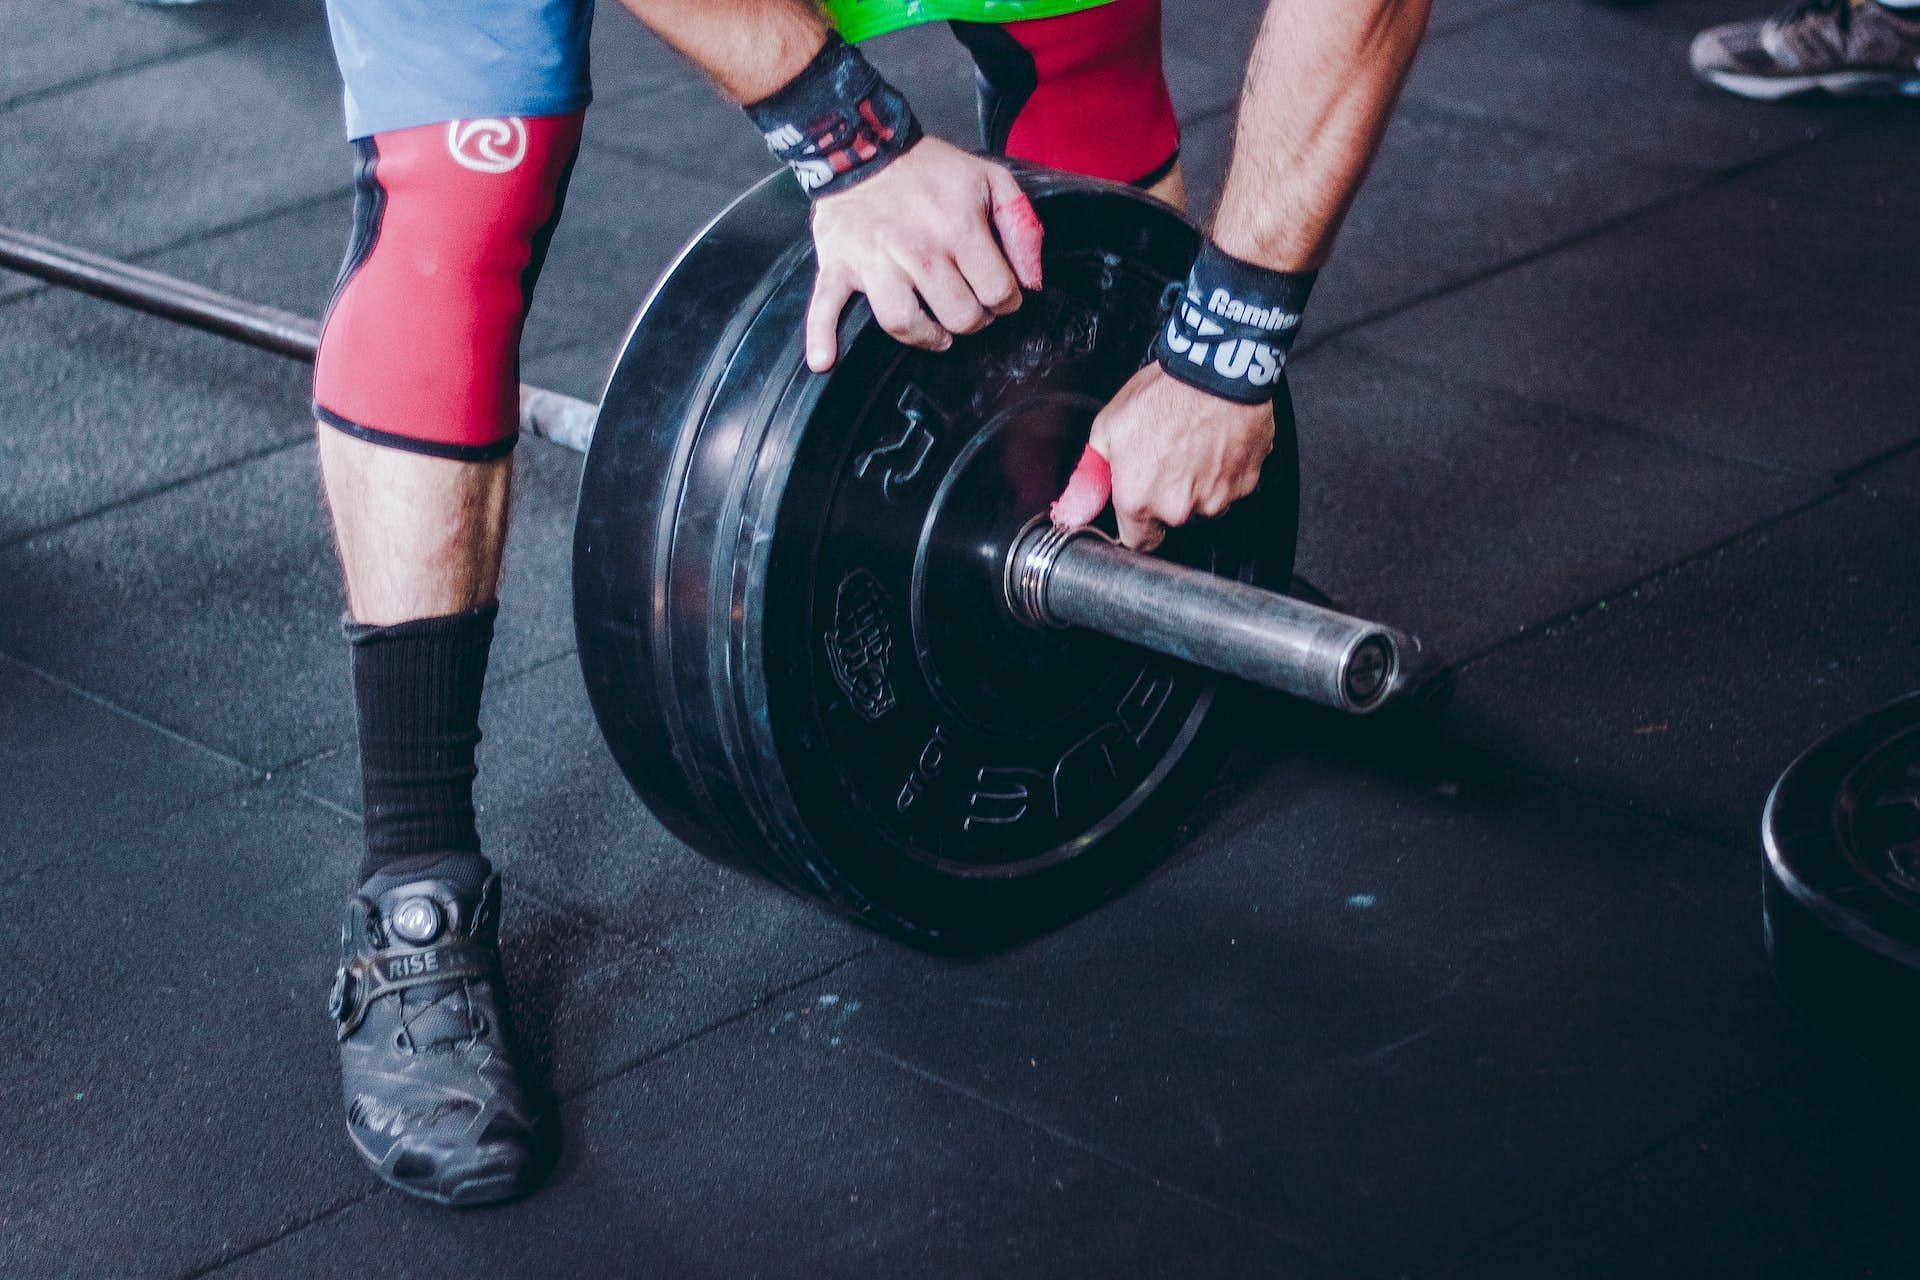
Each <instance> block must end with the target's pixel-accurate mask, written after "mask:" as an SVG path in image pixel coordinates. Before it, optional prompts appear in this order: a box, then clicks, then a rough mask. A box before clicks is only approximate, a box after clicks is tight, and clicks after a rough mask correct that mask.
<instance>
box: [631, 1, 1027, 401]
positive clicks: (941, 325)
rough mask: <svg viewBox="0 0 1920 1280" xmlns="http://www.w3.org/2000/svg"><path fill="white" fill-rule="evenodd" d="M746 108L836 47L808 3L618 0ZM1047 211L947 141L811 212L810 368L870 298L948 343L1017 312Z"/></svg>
mask: <svg viewBox="0 0 1920 1280" xmlns="http://www.w3.org/2000/svg"><path fill="white" fill-rule="evenodd" d="M621 2H622V3H623V4H625V5H626V7H627V8H628V9H630V10H632V11H633V14H634V16H636V17H638V18H639V19H640V21H641V22H643V23H645V24H646V25H647V26H649V27H651V28H652V29H653V31H654V33H655V34H657V35H658V36H660V38H661V39H663V40H665V41H666V42H667V43H668V44H670V45H672V46H673V47H674V48H675V49H677V50H679V51H680V53H681V54H682V55H683V56H684V57H686V58H687V59H688V60H689V61H691V62H692V63H693V64H694V65H695V66H697V67H699V68H700V70H702V71H704V72H705V73H706V74H707V76H708V77H709V78H711V79H712V80H713V82H714V83H715V84H716V85H718V86H719V87H720V90H721V92H722V93H725V94H726V95H727V96H728V97H730V98H732V99H733V100H734V101H735V102H736V103H738V104H740V105H742V106H749V105H751V104H754V103H760V102H763V101H764V100H766V99H767V98H769V97H771V96H772V95H774V94H776V93H778V92H779V91H780V90H782V89H783V88H785V87H786V86H787V85H788V83H789V82H790V81H792V80H793V79H794V78H795V77H796V76H799V75H800V74H801V73H802V72H803V71H805V70H807V68H808V64H809V63H811V62H812V61H813V59H814V56H815V55H816V54H819V53H820V52H821V51H822V48H823V47H824V46H825V44H826V41H827V22H826V19H825V18H824V17H822V16H821V13H820V11H819V9H818V8H816V7H815V6H814V5H813V4H812V3H811V2H810V0H621ZM1040 241H1041V229H1040V222H1039V219H1038V218H1036V217H1034V214H1033V209H1032V207H1031V206H1030V205H1029V204H1028V203H1027V199H1026V197H1025V196H1024V195H1022V194H1021V192H1020V187H1019V184H1017V183H1016V182H1015V181H1014V180H1013V175H1012V174H1010V173H1009V172H1007V170H1006V169H1005V168H1004V167H1002V166H1000V165H997V164H993V163H991V162H989V161H986V160H982V159H979V158H977V157H974V156H970V155H967V154H966V153H965V152H963V151H960V150H958V149H956V148H954V147H952V146H950V145H948V144H947V143H945V142H942V141H940V140H939V139H938V138H922V139H921V140H920V141H918V142H916V143H914V144H912V146H911V147H910V149H909V150H907V151H906V152H905V153H904V154H901V155H899V156H898V157H897V158H896V159H894V160H893V162H892V163H891V164H889V165H888V166H887V167H886V169H884V170H882V171H881V172H879V173H877V174H876V175H874V176H873V177H872V178H871V179H869V180H867V181H865V182H862V183H860V184H859V185H857V186H852V187H849V188H848V189H846V190H844V191H841V192H838V193H835V194H831V195H825V196H822V197H821V198H820V200H819V202H818V203H817V204H815V206H814V210H813V242H814V250H815V254H816V256H817V258H818V259H819V264H820V269H819V273H818V275H817V276H816V277H815V280H814V292H813V304H812V306H811V307H810V308H809V310H808V314H807V362H808V364H810V365H811V366H812V367H813V368H814V369H815V370H817V371H819V372H823V373H824V372H825V371H826V370H828V369H830V368H831V367H832V366H833V364H834V361H835V360H837V359H838V358H839V352H838V349H837V348H838V341H839V339H838V332H837V331H838V327H839V322H840V317H841V314H842V312H843V311H844V310H845V308H846V305H847V304H848V303H849V302H850V301H852V299H853V297H854V296H855V295H856V294H865V295H866V297H867V301H868V303H869V304H870V305H871V307H872V309H873V315H874V319H875V320H877V321H878V322H879V323H880V326H881V328H883V329H885V330H886V331H887V332H888V333H890V334H892V335H893V336H894V337H895V338H898V339H899V340H900V341H902V342H907V343H911V344H913V345H914V346H917V347H925V348H927V349H929V350H934V351H940V350H944V349H946V348H947V347H949V346H951V345H953V335H954V334H959V333H973V332H975V331H977V330H979V329H980V328H982V327H983V326H985V325H986V324H987V323H988V322H989V321H990V320H992V319H993V317H995V316H997V315H1006V314H1007V313H1009V312H1011V311H1015V310H1018V309H1019V307H1020V301H1021V294H1020V290H1021V287H1022V286H1025V287H1027V288H1033V289H1037V288H1039V287H1040Z"/></svg>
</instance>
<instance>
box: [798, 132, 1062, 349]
mask: <svg viewBox="0 0 1920 1280" xmlns="http://www.w3.org/2000/svg"><path fill="white" fill-rule="evenodd" d="M996 233H997V235H998V238H997V239H996V238H995V237H996ZM813 244H814V249H815V252H816V253H817V254H818V256H819V259H820V275H819V278H818V279H817V280H816V281H815V282H814V286H813V305H812V306H811V307H810V308H809V309H808V312H807V364H808V365H809V366H810V367H811V368H812V369H813V370H814V372H816V373H825V372H826V371H827V370H828V369H831V368H832V367H833V362H834V361H835V360H836V359H837V358H838V357H839V352H838V350H837V349H836V335H837V330H838V328H839V325H840V313H841V311H842V310H844V309H845V308H846V305H847V303H848V302H849V301H850V300H851V299H852V298H853V295H854V294H856V293H864V294H866V295H867V301H868V303H869V304H870V305H871V306H872V307H873V315H874V319H876V320H878V321H879V322H880V327H881V328H883V329H885V330H886V331H887V332H888V333H890V334H892V335H893V336H894V337H896V338H898V339H899V340H900V341H902V342H905V343H908V344H910V345H912V346H916V347H924V348H925V349H927V350H929V351H944V350H946V349H947V348H948V347H950V346H952V345H953V335H954V334H956V333H974V332H976V331H978V330H980V329H982V328H984V327H986V324H987V322H988V321H990V320H991V319H993V317H994V316H1003V315H1007V314H1009V313H1010V312H1013V311H1017V310H1019V309H1020V290H1021V289H1023V288H1026V289H1038V288H1039V287H1040V219H1039V217H1038V216H1037V215H1035V213H1034V211H1033V206H1032V205H1031V204H1029V203H1028V202H1027V197H1026V195H1025V194H1024V193H1022V192H1021V190H1020V186H1019V184H1018V183H1016V182H1015V181H1014V180H1013V175H1012V174H1011V173H1009V172H1007V170H1006V169H1005V168H1004V167H1003V166H1001V165H998V164H995V163H993V162H992V161H990V160H982V159H980V158H979V157H977V156H972V155H968V154H967V153H966V152H964V151H962V150H960V149H959V148H957V147H954V146H951V145H949V144H948V143H945V142H942V141H940V140H939V139H938V138H924V139H922V140H921V141H920V142H919V143H917V144H916V145H915V146H914V147H913V149H912V150H910V151H908V152H907V153H906V154H905V155H903V156H901V157H900V158H899V159H897V160H895V161H894V162H893V163H891V164H889V165H888V166H887V167H886V168H885V169H883V170H881V171H880V172H879V173H877V174H875V175H874V176H873V177H871V178H869V179H867V180H866V181H865V182H862V183H860V184H859V185H857V186H854V187H851V188H849V189H848V190H846V191H843V192H840V193H839V194H838V195H830V196H824V197H822V198H821V199H820V201H819V202H818V203H817V204H815V205H814V209H813ZM922 303H924V304H925V306H924V308H923V307H922ZM929 313H931V314H929Z"/></svg>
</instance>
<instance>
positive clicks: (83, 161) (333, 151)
mask: <svg viewBox="0 0 1920 1280" xmlns="http://www.w3.org/2000/svg"><path fill="white" fill-rule="evenodd" d="M240 27H241V29H240V31H239V34H238V36H237V38H235V39H234V40H233V41H231V42H230V43H227V44H223V45H221V46H219V47H217V48H213V49H209V50H206V51H204V52H200V53H195V54H191V55H188V56H185V57H181V58H177V59H173V60H170V61H166V62H162V63H159V64H157V65H154V66H150V67H147V68H144V69H142V70H139V71H135V72H131V73H129V74H126V75H121V76H113V77H110V78H107V79H103V80H97V81H94V82H92V83H90V84H87V85H84V86H81V87H79V88H76V89H75V90H73V91H72V92H71V93H62V94H58V95H53V96H49V97H44V98H39V99H36V100H33V101H30V102H27V103H24V104H23V105H21V106H18V107H16V108H14V109H13V110H11V111H9V112H7V116H6V120H7V127H6V129H5V131H4V132H3V133H0V162H4V163H5V165H6V167H7V171H8V174H9V180H8V181H7V182H6V183H5V184H4V185H0V221H3V222H5V223H7V224H10V225H13V226H17V227H20V228H23V229H25V230H28V231H32V232H35V233H38V234H40V235H45V236H51V237H52V238H54V239H56V240H65V241H69V242H71V243H75V244H78V245H81V246H82V247H84V248H88V249H92V250H95V251H97V252H102V253H109V254H113V255H115V256H125V255H127V254H130V253H135V252H138V251H140V250H143V249H152V248H155V247H157V246H160V245H164V244H171V243H174V242H176V241H179V240H182V239H185V238H187V237H189V236H192V235H194V234H197V233H200V232H205V231H208V230H211V229H214V228H218V227H221V226H228V225H232V224H234V223H237V222H240V221H242V220H245V219H247V218H250V217H254V216H257V215H259V214H261V213H264V212H267V211H269V210H272V209H276V208H280V207H284V206H285V205H287V204H289V203H291V202H293V201H295V200H298V199H300V198H302V197H306V196H313V195H317V194H319V193H321V192H324V191H329V190H335V189H338V188H340V187H342V186H343V185H345V182H344V179H343V176H342V175H343V174H347V173H349V171H348V170H347V168H346V167H345V163H344V161H343V160H342V141H341V139H342V135H343V126H342V117H341V108H340V89H339V78H338V75H337V73H336V72H335V69H334V64H333V57H332V54H331V52H330V51H329V46H328V44H327V38H326V28H325V23H324V20H323V16H322V14H321V10H320V7H319V6H317V5H309V4H301V5H298V6H295V5H292V4H277V5H273V6H260V7H258V8H257V9H253V10H249V11H248V19H247V21H246V22H244V23H242V24H240ZM49 156H58V157H60V163H58V164H48V163H47V161H46V158H47V157H49Z"/></svg>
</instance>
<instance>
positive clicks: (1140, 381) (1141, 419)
mask: <svg viewBox="0 0 1920 1280" xmlns="http://www.w3.org/2000/svg"><path fill="white" fill-rule="evenodd" d="M1087 448H1088V452H1089V453H1090V454H1091V455H1094V456H1092V457H1088V458H1086V459H1083V460H1082V462H1081V464H1080V466H1079V467H1078V468H1077V469H1076V470H1075V471H1074V474H1073V478H1072V480H1070V481H1069V482H1068V484H1067V489H1066V492H1065V493H1063V494H1062V495H1061V498H1060V501H1059V502H1057V503H1055V504H1054V509H1053V518H1054V521H1055V522H1056V523H1058V524H1062V525H1070V526H1071V525H1083V524H1091V523H1092V522H1093V519H1094V517H1095V516H1098V515H1099V514H1100V512H1101V510H1102V509H1104V508H1105V506H1106V505H1107V498H1108V496H1109V495H1108V489H1109V483H1108V482H1106V478H1105V477H1104V476H1103V475H1102V472H1103V471H1105V470H1106V469H1107V468H1108V467H1110V468H1111V472H1112V474H1111V480H1110V485H1111V496H1112V498H1113V513H1114V516H1115V518H1116V519H1117V520H1118V522H1119V532H1120V541H1121V542H1123V543H1125V544H1126V545H1127V546H1129V547H1132V548H1133V549H1134V550H1136V551H1151V550H1153V549H1154V548H1155V547H1157V546H1159V545H1160V540H1161V539H1162V538H1164V537H1166V534H1167V530H1168V529H1170V528H1172V527H1174V526H1176V525H1182V524H1185V523H1186V522H1187V521H1188V520H1191V519H1192V518H1193V517H1194V516H1196V515H1199V516H1209V517H1211V516H1218V515H1221V514H1224V513H1225V511H1226V510H1227V508H1228V507H1230V506H1232V505H1233V504H1234V503H1236V502H1238V501H1239V500H1240V499H1242V498H1244V497H1246V496H1247V495H1248V494H1250V493H1252V492H1253V491H1254V488H1255V487H1256V486H1257V485H1259V483H1260V467H1261V465H1262V464H1263V463H1265V462H1266V460H1267V455H1268V454H1269V453H1271V452H1273V406H1272V405H1271V404H1235V403H1234V402H1233V401H1231V400H1224V399H1222V398H1220V397H1219V396H1216V395H1211V394H1209V393H1208V392H1205V391H1201V390H1198V389H1197V388H1194V387H1190V386H1188V385H1187V384H1186V383H1184V382H1180V381H1178V380H1177V379H1174V378H1171V377H1168V376H1167V374H1166V372H1165V371H1164V370H1162V369H1161V368H1160V366H1159V365H1157V364H1150V365H1148V366H1147V367H1146V368H1144V369H1142V370H1141V371H1140V372H1138V373H1136V374H1134V375H1133V379H1132V380H1131V381H1130V382H1128V383H1127V385H1126V386H1124V387H1122V388H1121V389H1120V394H1119V395H1117V396H1115V397H1114V398H1113V402H1112V403H1111V404H1109V405H1107V407H1106V408H1105V409H1102V410H1101V411H1100V416H1099V417H1097V418H1095V419H1094V420H1093V434H1092V436H1091V437H1090V439H1089V440H1088V442H1087ZM1102 460H1104V463H1103V461H1102Z"/></svg>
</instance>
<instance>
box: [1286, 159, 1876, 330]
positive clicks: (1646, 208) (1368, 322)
mask: <svg viewBox="0 0 1920 1280" xmlns="http://www.w3.org/2000/svg"><path fill="white" fill-rule="evenodd" d="M1856 127H1864V125H1854V124H1845V125H1840V126H1836V127H1835V128H1834V129H1833V130H1830V131H1828V132H1826V133H1822V134H1819V135H1817V136H1816V137H1814V138H1809V139H1804V140H1802V141H1800V142H1797V143H1794V144H1792V145H1790V146H1786V147H1782V148H1780V149H1779V150H1777V151H1772V152H1769V153H1767V154H1766V155H1764V156H1759V157H1755V158H1753V159H1750V160H1747V161H1743V162H1741V163H1740V164H1736V165H1730V166H1727V167H1725V168H1721V169H1714V170H1703V171H1701V174H1700V180H1699V181H1698V182H1695V183H1693V184H1691V185H1687V186H1683V187H1679V188H1676V189H1675V190H1673V191H1670V192H1667V193H1665V194H1663V195H1659V196H1654V197H1652V198H1651V199H1649V200H1647V201H1645V202H1643V203H1641V204H1637V205H1634V206H1633V207H1632V208H1629V209H1623V210H1621V211H1620V212H1619V213H1616V214H1613V215H1611V216H1609V217H1606V218H1602V219H1601V220H1600V221H1598V222H1596V223H1593V224H1591V225H1589V226H1586V227H1583V228H1581V229H1580V230H1578V231H1573V232H1570V233H1568V234H1567V235H1565V236H1561V237H1559V238H1558V239H1554V240H1550V241H1548V242H1546V243H1545V244H1541V245H1537V246H1535V247H1534V248H1532V249H1528V250H1524V251H1523V252H1520V253H1517V254H1514V255H1512V256H1510V257H1507V258H1503V259H1501V260H1500V261H1498V262H1494V263H1490V264H1489V265H1487V266H1486V267H1483V268H1481V269H1480V270H1477V271H1474V272H1472V273H1470V274H1469V275H1466V276H1463V277H1462V278H1460V279H1458V280H1453V281H1448V282H1446V283H1443V284H1439V285H1435V286H1434V287H1432V288H1430V289H1425V290H1422V291H1421V292H1419V293H1417V294H1415V295H1414V296H1412V297H1410V298H1407V299H1405V300H1403V301H1400V302H1395V303H1392V304H1390V305H1388V306H1385V307H1382V308H1380V309H1379V310H1377V311H1372V312H1368V313H1366V314H1364V315H1360V316H1355V317H1354V318H1353V319H1351V320H1344V321H1342V322H1341V323H1339V324H1337V325H1334V326H1333V327H1332V328H1330V329H1325V330H1322V331H1320V332H1319V333H1316V334H1314V336H1313V338H1312V339H1311V340H1310V341H1307V340H1303V341H1302V343H1301V345H1300V351H1301V353H1302V354H1304V353H1306V352H1308V351H1311V350H1314V349H1316V348H1318V347H1322V346H1325V345H1327V344H1328V343H1331V342H1333V341H1334V340H1336V339H1338V338H1343V337H1346V336H1347V335H1349V334H1353V333H1357V332H1358V331H1360V330H1362V329H1365V328H1368V327H1370V326H1372V325H1377V324H1381V323H1384V322H1385V321H1387V320H1391V319H1394V318H1395V317H1397V316H1399V315H1401V314H1402V313H1404V312H1407V311H1411V310H1413V309H1415V308H1417V307H1422V306H1425V305H1426V304H1427V303H1430V302H1436V301H1438V300H1440V299H1442V298H1446V297H1449V296H1451V295H1453V294H1456V293H1463V292H1465V291H1467V290H1469V289H1472V288H1475V287H1477V286H1479V285H1482V284H1485V283H1487V282H1488V281H1490V280H1494V279H1497V278H1498V277H1500V276H1503V275H1506V274H1507V273H1508V272H1512V271H1518V270H1522V269H1524V268H1526V267H1530V266H1532V265H1534V264H1535V263H1538V262H1543V261H1545V260H1546V259H1547V258H1550V257H1552V256H1554V255H1555V254H1558V253H1562V252H1564V251H1566V250H1569V249H1575V248H1578V247H1580V246H1581V245H1583V244H1586V243H1587V242H1589V241H1592V240H1597V239H1599V238H1601V237H1602V236H1605V235H1608V234H1611V233H1612V232H1614V231H1618V230H1621V229H1623V228H1626V227H1630V226H1632V225H1633V224H1635V223H1637V222H1640V221H1642V220H1644V219H1647V218H1650V217H1653V216H1655V215H1657V214H1660V213H1664V212H1666V211H1667V210H1669V209H1672V208H1675V207H1677V206H1678V205H1680V204H1682V203H1684V202H1685V201H1687V200H1691V199H1694V198H1696V197H1698V196H1702V195H1705V194H1707V193H1709V192H1712V191H1715V190H1718V189H1719V188H1721V187H1725V186H1729V185H1731V184H1732V183H1734V182H1736V181H1738V180H1740V179H1742V178H1745V177H1747V176H1749V175H1751V174H1754V173H1758V172H1761V171H1762V170H1764V169H1765V168H1766V167H1767V166H1769V165H1773V164H1778V163H1780V162H1783V161H1785V160H1788V159H1791V158H1792V157H1794V156H1796V155H1798V154H1799V153H1800V152H1802V151H1805V150H1808V149H1811V148H1812V147H1814V146H1815V145H1821V144H1831V143H1832V141H1833V140H1834V139H1835V138H1837V137H1839V136H1840V135H1841V134H1843V133H1845V132H1849V131H1851V130H1852V129H1853V128H1856Z"/></svg>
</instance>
